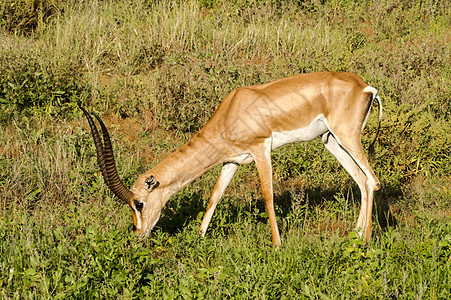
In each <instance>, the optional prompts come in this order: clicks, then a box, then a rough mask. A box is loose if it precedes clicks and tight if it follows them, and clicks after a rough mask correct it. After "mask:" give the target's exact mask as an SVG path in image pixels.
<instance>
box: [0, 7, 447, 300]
mask: <svg viewBox="0 0 451 300" xmlns="http://www.w3.org/2000/svg"><path fill="white" fill-rule="evenodd" d="M23 3H25V4H27V5H29V4H30V3H31V2H30V1H13V0H8V1H6V2H5V3H3V4H1V5H0V16H1V20H2V21H1V22H0V25H1V27H0V28H1V29H0V108H1V109H0V122H1V124H2V125H1V126H2V130H1V131H0V175H1V176H0V258H1V259H0V287H1V289H0V296H1V297H2V299H9V298H12V299H19V298H20V299H22V298H113V297H115V298H125V299H128V298H138V297H147V298H150V299H154V298H167V299H174V298H181V299H192V298H211V299H223V298H238V299H241V298H246V299H248V298H256V299H281V298H285V299H306V298H307V299H319V298H325V299H328V298H332V299H337V298H339V299H341V298H359V299H360V298H362V299H379V298H383V299H387V298H389V299H448V298H450V292H449V286H451V226H450V224H451V222H450V221H451V220H450V217H451V213H450V212H451V201H449V199H450V186H449V182H451V178H450V177H451V176H450V174H451V172H450V166H451V163H450V158H449V149H450V147H451V141H450V137H451V135H450V134H449V118H450V104H449V103H451V102H450V98H449V95H450V94H451V93H450V84H449V83H450V60H449V57H450V55H449V54H450V48H449V33H448V31H449V25H450V14H449V13H450V11H449V6H448V5H446V4H445V2H437V1H373V2H366V1H338V0H337V1H330V2H327V3H326V2H324V1H298V2H296V3H291V2H288V1H269V0H268V1H257V0H254V1H252V0H249V1H235V2H234V3H231V2H229V1H205V0H204V1H198V2H196V1H188V2H182V1H166V2H165V1H157V2H156V3H155V4H149V3H147V2H145V1H135V2H134V3H129V2H126V1H102V2H97V1H91V2H88V3H85V2H69V1H54V3H53V4H49V3H50V2H49V1H42V3H41V6H33V7H34V8H33V9H34V10H33V9H31V7H32V6H27V5H25V4H24V5H18V4H23ZM17 7H21V8H24V10H20V9H17ZM13 8H14V9H13ZM25 8H27V9H25ZM50 8H51V9H50ZM4 20H10V21H8V22H4ZM11 20H12V21H11ZM27 24H28V25H27ZM320 70H333V71H350V72H354V73H357V74H359V75H360V76H362V78H364V80H365V81H366V82H367V83H369V84H370V85H372V86H374V87H376V88H377V89H378V90H379V92H380V95H381V98H382V101H383V104H384V120H383V124H382V130H381V137H380V140H379V142H378V144H377V145H376V151H377V153H376V157H375V158H374V160H373V161H372V162H371V164H372V166H373V167H374V170H375V172H376V174H377V176H378V177H379V178H380V180H381V182H382V189H381V190H380V191H379V192H377V193H376V196H375V197H376V199H375V202H376V205H375V214H374V216H373V219H374V221H375V222H374V225H373V232H374V234H373V239H372V240H371V241H370V243H369V244H367V245H364V244H362V241H361V240H360V239H358V238H357V237H356V236H355V235H354V233H353V232H352V230H353V226H354V224H355V222H356V220H357V216H358V211H359V207H360V204H359V198H360V195H359V192H358V188H357V187H356V185H355V184H354V183H353V181H352V179H351V178H350V176H349V175H348V174H347V173H346V171H344V170H343V169H342V168H341V167H340V166H339V164H338V163H337V162H336V160H335V159H334V158H333V157H332V156H331V155H330V154H329V153H328V152H326V151H325V150H324V147H323V146H322V145H320V144H321V143H320V142H319V141H313V142H310V143H308V144H293V145H288V146H285V147H282V148H280V149H277V150H276V151H274V153H273V155H272V159H273V164H274V170H273V171H274V181H275V183H274V190H275V194H276V210H277V211H276V214H277V217H278V224H279V228H280V231H281V234H282V240H283V245H282V246H281V247H279V248H277V249H275V248H273V247H272V245H271V238H270V230H269V225H268V224H267V216H266V214H265V212H264V206H263V203H262V200H261V196H260V191H259V188H258V179H257V175H256V169H255V167H254V166H253V165H250V166H243V167H240V168H239V170H238V172H237V174H236V175H235V178H234V179H233V181H232V183H231V185H230V187H229V188H228V189H227V191H226V194H225V197H224V199H223V200H222V202H221V203H220V205H219V206H218V208H217V211H216V212H215V215H214V216H213V220H212V222H211V226H210V228H209V230H208V232H207V234H206V237H205V238H203V239H202V238H199V237H198V234H197V230H198V227H199V225H200V221H201V218H202V216H203V213H204V211H205V207H206V202H207V200H208V197H209V193H210V191H211V189H212V188H213V186H214V184H215V180H216V178H217V176H218V174H219V169H218V168H215V169H214V170H212V171H211V172H209V173H207V174H205V175H204V176H203V177H201V178H200V179H198V180H197V181H196V182H195V183H193V184H192V185H191V186H189V187H187V188H185V189H184V190H183V191H181V192H179V193H178V194H177V195H175V196H174V197H173V198H172V200H171V201H170V202H169V203H168V205H167V207H166V208H165V210H164V211H163V216H162V218H161V220H160V221H159V223H158V224H157V227H158V228H157V229H156V230H155V231H154V232H153V235H152V237H149V238H147V239H144V240H136V238H135V237H134V236H133V235H132V234H131V232H130V231H131V217H130V212H129V209H128V208H126V207H124V206H122V205H120V204H119V205H118V204H117V203H116V199H115V198H114V197H113V196H112V193H111V192H110V191H109V190H108V189H107V187H106V185H105V184H104V182H103V179H102V178H101V175H100V173H99V169H98V167H97V165H96V159H95V150H94V148H93V145H92V139H91V137H90V135H89V132H88V128H87V124H86V122H85V121H84V119H83V116H82V114H81V112H80V111H79V110H78V109H77V103H78V102H81V103H83V104H84V105H85V106H88V107H90V109H92V110H94V111H97V112H100V114H101V116H102V117H103V118H104V119H105V120H106V123H107V126H108V127H109V129H110V133H111V135H112V138H113V142H114V148H115V155H116V158H117V161H118V169H119V173H120V176H121V178H123V179H124V181H125V183H126V184H127V185H128V186H130V185H131V184H132V183H133V182H134V180H135V179H136V178H137V176H139V174H141V173H143V172H145V171H146V170H147V169H148V168H150V167H152V166H154V165H155V164H156V163H158V162H159V161H160V160H161V159H162V158H164V157H165V156H166V155H168V154H169V153H170V152H171V151H173V150H175V149H176V148H177V147H179V146H181V145H182V144H183V143H184V142H185V141H186V140H187V139H188V138H189V137H190V136H191V135H192V134H193V133H194V132H195V131H197V130H198V129H199V128H201V127H202V126H203V124H204V123H205V122H206V120H207V119H208V117H209V116H210V115H211V113H212V112H213V111H214V109H215V108H216V107H217V105H218V104H219V102H220V99H222V98H223V97H224V96H225V95H227V93H228V92H230V91H231V90H232V89H234V88H236V87H238V86H243V85H251V84H257V83H263V82H267V81H270V80H274V79H278V78H282V77H285V76H288V75H292V74H296V73H300V72H311V71H320ZM375 128H376V114H375V113H373V114H372V116H371V118H370V120H369V122H368V125H367V128H366V129H365V131H364V132H363V137H362V141H363V144H364V146H365V148H366V147H367V146H368V143H369V141H370V140H371V138H372V137H373V136H374V133H375Z"/></svg>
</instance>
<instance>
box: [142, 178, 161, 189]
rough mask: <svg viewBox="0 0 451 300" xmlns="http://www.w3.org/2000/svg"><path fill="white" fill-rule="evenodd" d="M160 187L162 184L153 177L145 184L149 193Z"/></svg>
mask: <svg viewBox="0 0 451 300" xmlns="http://www.w3.org/2000/svg"><path fill="white" fill-rule="evenodd" d="M159 185H160V183H159V182H158V181H157V179H156V178H155V177H154V176H153V175H151V176H150V177H148V178H147V179H146V181H145V184H144V186H145V188H146V189H147V191H149V192H151V191H152V190H153V189H155V188H157V187H158V186H159Z"/></svg>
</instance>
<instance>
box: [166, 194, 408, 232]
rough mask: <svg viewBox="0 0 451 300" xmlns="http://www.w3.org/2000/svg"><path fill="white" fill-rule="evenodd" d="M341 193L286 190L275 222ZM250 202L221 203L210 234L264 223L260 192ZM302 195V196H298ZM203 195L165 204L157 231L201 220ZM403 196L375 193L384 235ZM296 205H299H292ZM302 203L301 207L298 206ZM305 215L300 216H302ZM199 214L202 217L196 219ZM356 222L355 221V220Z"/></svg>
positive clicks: (354, 199) (376, 218) (355, 198)
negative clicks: (240, 224)
mask: <svg viewBox="0 0 451 300" xmlns="http://www.w3.org/2000/svg"><path fill="white" fill-rule="evenodd" d="M340 191H341V190H340V189H338V188H331V189H323V188H321V187H315V188H310V189H305V190H304V189H296V190H294V191H293V190H285V191H284V192H283V193H282V194H278V195H275V196H274V202H275V206H276V210H277V212H276V214H277V216H278V218H280V219H284V218H287V217H288V216H289V215H292V214H293V212H294V209H295V208H296V205H305V204H307V206H308V210H312V209H315V208H316V207H323V206H325V205H326V202H330V201H337V200H335V198H334V195H337V194H339V193H340ZM351 193H352V195H348V197H349V205H356V206H357V207H359V208H360V191H359V189H358V188H357V187H356V186H353V187H352V189H351ZM253 194H254V197H253V198H254V199H255V201H253V202H244V201H242V200H241V199H239V198H238V197H225V198H224V199H221V202H220V203H219V204H218V207H217V208H216V210H215V213H214V215H213V218H212V221H211V223H210V226H209V230H212V229H218V228H220V229H221V231H222V232H224V233H227V232H228V229H229V228H231V225H233V224H236V223H238V222H242V220H243V219H247V220H252V221H253V222H258V223H267V222H268V219H267V216H266V214H265V206H264V202H263V199H262V197H261V195H260V191H257V190H256V191H254V192H253ZM299 194H301V195H299ZM203 195H204V194H202V193H187V194H184V195H181V196H179V197H177V199H172V200H170V201H169V202H168V204H167V205H166V206H165V208H164V209H163V212H162V217H161V219H160V221H159V222H158V227H160V228H161V230H162V231H163V232H167V233H169V234H174V233H177V232H180V231H181V230H182V229H183V227H184V226H186V225H187V224H188V223H190V222H192V221H194V220H197V219H198V220H197V221H198V222H199V225H200V220H201V218H199V217H203V215H204V214H205V211H206V206H207V203H208V199H204V198H203V197H204V196H203ZM401 196H402V192H401V191H400V190H399V188H397V187H393V186H390V185H385V186H384V187H383V188H382V189H381V190H380V191H377V192H376V193H375V200H374V204H373V222H377V224H378V225H379V227H380V229H381V231H386V230H388V229H389V228H390V227H396V226H397V224H398V221H397V220H396V218H395V217H394V216H393V214H392V213H391V212H390V207H389V204H390V203H391V202H393V199H399V198H400V197H401ZM294 202H298V203H294ZM299 202H301V203H299ZM304 213H305V212H303V213H302V215H300V216H301V217H302V216H303V214H304ZM199 214H201V215H199ZM355 221H356V222H357V220H355Z"/></svg>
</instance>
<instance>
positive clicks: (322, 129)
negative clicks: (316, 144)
mask: <svg viewBox="0 0 451 300" xmlns="http://www.w3.org/2000/svg"><path fill="white" fill-rule="evenodd" d="M326 124H327V121H326V118H325V117H324V115H323V114H320V115H318V116H317V117H316V118H315V119H314V120H313V121H312V122H311V123H310V124H309V125H307V126H305V127H303V128H299V129H295V130H290V131H282V132H273V134H272V149H276V148H278V147H280V146H283V145H286V144H290V143H294V142H308V141H311V140H313V139H315V138H317V137H318V136H320V135H322V134H323V133H326V132H327V131H329V129H328V128H327V125H326Z"/></svg>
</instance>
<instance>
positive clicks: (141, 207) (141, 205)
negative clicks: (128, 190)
mask: <svg viewBox="0 0 451 300" xmlns="http://www.w3.org/2000/svg"><path fill="white" fill-rule="evenodd" d="M135 207H136V210H137V211H139V212H141V211H142V210H143V207H144V204H143V203H142V202H139V201H135Z"/></svg>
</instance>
